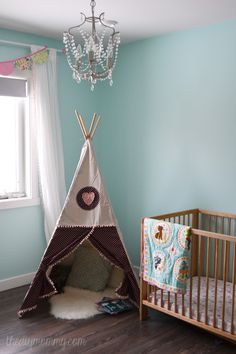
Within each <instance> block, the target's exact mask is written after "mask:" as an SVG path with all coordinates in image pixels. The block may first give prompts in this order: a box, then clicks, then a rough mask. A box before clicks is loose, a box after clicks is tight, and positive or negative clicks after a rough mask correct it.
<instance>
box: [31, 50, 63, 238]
mask: <svg viewBox="0 0 236 354" xmlns="http://www.w3.org/2000/svg"><path fill="white" fill-rule="evenodd" d="M38 49H40V47H38V46H31V51H32V52H35V51H37V50H38ZM33 90H34V95H33V96H34V105H35V115H36V119H35V121H36V134H37V147H38V161H39V178H40V190H41V197H42V203H43V210H44V228H45V235H46V239H47V242H48V241H49V240H50V238H51V235H52V232H53V230H54V228H55V224H56V221H57V219H58V217H59V215H60V212H61V208H62V206H63V203H64V200H65V196H66V187H65V176H64V158H63V148H62V140H61V130H60V122H59V113H58V100H57V53H56V50H54V49H50V51H49V59H48V61H47V62H46V63H44V64H38V65H37V64H36V65H34V68H33Z"/></svg>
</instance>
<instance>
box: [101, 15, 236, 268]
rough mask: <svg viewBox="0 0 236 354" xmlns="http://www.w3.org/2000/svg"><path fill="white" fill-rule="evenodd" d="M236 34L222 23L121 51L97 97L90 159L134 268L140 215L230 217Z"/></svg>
mask: <svg viewBox="0 0 236 354" xmlns="http://www.w3.org/2000/svg"><path fill="white" fill-rule="evenodd" d="M235 38H236V21H229V22H225V23H222V24H219V25H213V26H209V27H206V28H203V29H195V30H189V31H184V32H178V33H174V34H170V35H166V36H162V37H159V38H151V39H148V40H143V41H137V42H135V43H131V44H127V45H124V46H122V48H121V51H120V54H119V58H118V65H117V68H116V70H115V72H114V85H113V88H112V89H111V88H109V87H108V86H107V85H105V84H104V85H102V87H101V89H100V90H99V92H98V96H99V97H98V101H99V102H100V111H101V112H102V115H103V117H104V121H103V126H102V129H101V130H100V131H99V132H98V133H99V139H100V140H99V148H98V151H97V154H98V157H99V160H100V161H101V169H102V172H103V175H104V178H105V181H106V184H107V188H108V191H109V193H110V197H111V200H112V202H113V206H114V209H115V211H116V214H117V217H118V220H119V222H120V226H121V229H122V231H123V233H124V238H125V241H126V244H127V247H128V250H129V253H130V255H131V258H132V260H133V262H134V263H135V264H138V263H139V239H140V218H141V217H142V216H150V215H158V213H162V212H164V213H165V212H171V211H177V210H181V209H185V208H195V207H202V208H209V209H212V210H222V211H226V212H233V213H236V158H235V151H236V139H235V132H236V41H235ZM108 147H109V148H108Z"/></svg>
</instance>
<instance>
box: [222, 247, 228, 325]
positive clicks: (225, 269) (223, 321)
mask: <svg viewBox="0 0 236 354" xmlns="http://www.w3.org/2000/svg"><path fill="white" fill-rule="evenodd" d="M222 248H223V247H222ZM227 250H228V248H227V241H224V274H223V282H224V285H223V304H222V330H223V331H224V329H225V291H226V274H227V273H226V272H227V258H228V252H227Z"/></svg>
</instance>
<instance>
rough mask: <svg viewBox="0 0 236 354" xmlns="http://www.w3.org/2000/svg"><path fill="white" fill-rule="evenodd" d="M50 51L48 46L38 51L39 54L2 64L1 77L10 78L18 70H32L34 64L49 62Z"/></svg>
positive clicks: (2, 62)
mask: <svg viewBox="0 0 236 354" xmlns="http://www.w3.org/2000/svg"><path fill="white" fill-rule="evenodd" d="M48 57H49V51H48V49H47V46H45V47H43V48H42V49H39V50H37V52H34V53H31V54H28V55H25V56H23V57H19V58H16V59H11V60H6V61H1V62H0V75H4V76H8V75H11V74H12V72H13V71H14V70H15V69H16V70H20V71H24V70H32V66H33V64H43V63H45V62H46V61H47V60H48Z"/></svg>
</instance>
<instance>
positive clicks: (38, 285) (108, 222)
mask: <svg viewBox="0 0 236 354" xmlns="http://www.w3.org/2000/svg"><path fill="white" fill-rule="evenodd" d="M76 114H77V113H76ZM77 118H78V121H79V123H80V125H81V129H82V132H83V134H84V138H85V143H84V146H83V148H82V152H81V157H80V160H79V163H78V166H77V169H76V172H75V175H74V178H73V181H72V184H71V187H70V189H69V192H68V195H67V198H66V201H65V204H64V207H63V209H62V212H61V215H60V217H59V219H58V222H57V225H56V227H55V231H54V233H53V235H52V238H51V240H50V243H49V245H48V247H47V249H46V251H45V254H44V256H43V258H42V261H41V264H40V266H39V269H38V271H37V274H36V275H35V278H34V280H33V282H32V284H31V286H30V288H29V290H28V292H27V294H26V297H25V299H24V302H23V305H22V307H21V309H20V310H19V312H18V315H19V317H23V315H24V314H25V313H26V312H27V311H30V310H32V309H34V308H36V307H37V303H38V301H39V299H40V298H43V297H48V296H51V295H53V294H56V293H57V289H56V288H55V285H54V284H53V281H52V279H50V272H51V270H52V268H53V266H55V265H57V264H58V263H59V262H61V261H62V260H63V259H64V258H65V257H67V256H68V255H69V254H71V253H72V252H73V251H74V250H75V249H76V248H78V247H79V245H80V244H82V242H83V241H84V240H85V239H88V240H89V241H90V243H91V244H92V245H93V246H94V247H95V248H96V249H97V250H98V251H99V252H100V253H101V254H102V255H103V256H104V257H105V258H107V259H108V260H109V261H110V262H111V263H112V264H114V265H115V266H117V267H119V268H121V269H122V270H123V271H124V279H123V282H122V284H121V285H120V287H119V288H118V289H117V290H116V292H117V294H118V295H120V296H127V297H128V298H129V299H130V300H131V301H133V302H134V303H135V304H136V305H137V306H138V304H139V288H138V283H137V280H136V277H135V274H134V272H133V269H132V266H131V263H130V260H129V257H128V254H127V251H126V249H125V245H124V242H123V239H122V235H121V233H120V230H119V227H118V224H117V221H116V218H115V215H114V212H113V210H112V206H111V203H110V201H109V198H108V195H107V193H106V190H105V187H104V183H103V180H102V177H101V174H100V171H99V168H98V164H97V161H96V157H95V153H94V150H93V147H92V144H91V140H92V138H93V136H94V133H95V130H96V128H97V125H98V123H99V119H100V118H97V116H96V115H94V117H93V120H92V123H91V126H90V129H89V132H87V130H86V128H85V125H84V121H83V119H82V117H81V116H80V115H78V114H77Z"/></svg>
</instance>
